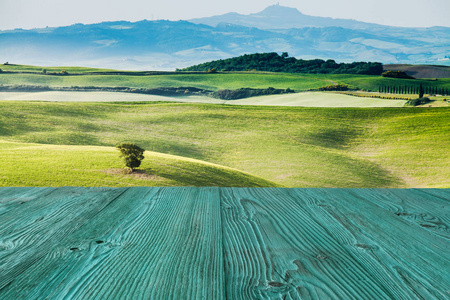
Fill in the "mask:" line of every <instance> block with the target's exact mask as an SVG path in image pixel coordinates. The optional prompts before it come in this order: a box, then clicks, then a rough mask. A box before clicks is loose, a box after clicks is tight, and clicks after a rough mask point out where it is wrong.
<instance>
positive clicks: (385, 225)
mask: <svg viewBox="0 0 450 300" xmlns="http://www.w3.org/2000/svg"><path fill="white" fill-rule="evenodd" d="M449 204H450V189H405V190H402V189H282V188H195V187H169V188H150V187H137V188H136V187H134V188H78V187H63V188H0V299H427V300H428V299H449V298H450V264H449V259H450V243H449V238H450V234H449V224H450V223H449V219H450V214H449V207H450V206H449Z"/></svg>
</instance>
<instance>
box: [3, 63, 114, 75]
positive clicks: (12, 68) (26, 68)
mask: <svg viewBox="0 0 450 300" xmlns="http://www.w3.org/2000/svg"><path fill="white" fill-rule="evenodd" d="M0 69H2V70H3V71H6V72H33V73H42V70H46V71H47V72H56V73H60V72H61V71H62V70H65V71H67V72H69V73H92V72H113V71H115V70H111V69H99V68H88V67H68V66H60V67H42V66H30V65H16V64H7V65H5V64H0Z"/></svg>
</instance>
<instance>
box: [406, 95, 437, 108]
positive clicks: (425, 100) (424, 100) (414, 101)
mask: <svg viewBox="0 0 450 300" xmlns="http://www.w3.org/2000/svg"><path fill="white" fill-rule="evenodd" d="M428 102H431V100H430V98H427V97H424V98H417V99H411V100H409V101H408V102H406V104H407V105H411V106H417V105H423V104H427V103H428Z"/></svg>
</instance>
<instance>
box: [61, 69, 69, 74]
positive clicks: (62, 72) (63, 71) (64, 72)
mask: <svg viewBox="0 0 450 300" xmlns="http://www.w3.org/2000/svg"><path fill="white" fill-rule="evenodd" d="M68 74H69V73H67V71H66V70H62V71H61V75H68Z"/></svg>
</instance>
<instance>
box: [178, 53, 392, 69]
mask: <svg viewBox="0 0 450 300" xmlns="http://www.w3.org/2000/svg"><path fill="white" fill-rule="evenodd" d="M250 70H256V71H268V72H286V73H308V74H365V75H380V74H381V73H382V72H383V65H382V64H381V63H378V62H353V63H336V62H335V61H334V60H331V59H329V60H326V61H325V60H322V59H312V60H303V59H296V58H295V57H289V55H288V53H287V52H283V53H282V54H281V55H279V54H278V53H275V52H271V53H255V54H244V55H241V56H238V57H233V58H228V59H220V60H214V61H211V62H206V63H203V64H199V65H195V66H191V67H187V68H184V69H182V71H209V72H215V71H250Z"/></svg>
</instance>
